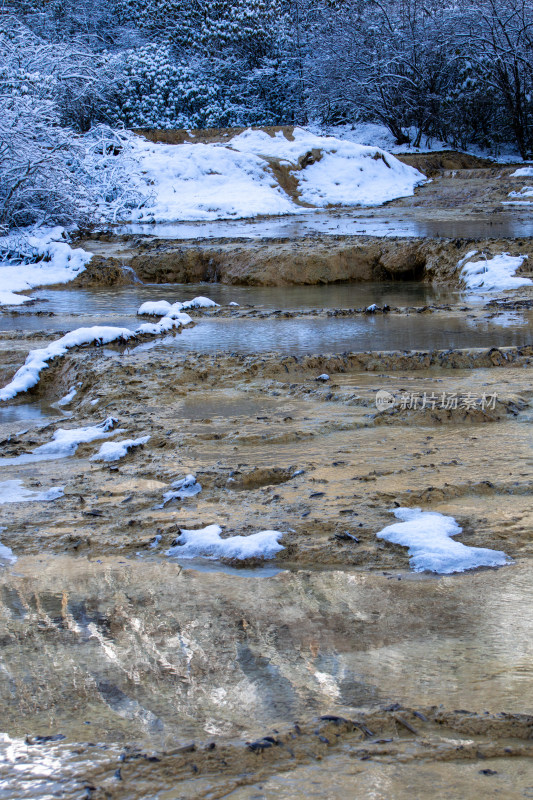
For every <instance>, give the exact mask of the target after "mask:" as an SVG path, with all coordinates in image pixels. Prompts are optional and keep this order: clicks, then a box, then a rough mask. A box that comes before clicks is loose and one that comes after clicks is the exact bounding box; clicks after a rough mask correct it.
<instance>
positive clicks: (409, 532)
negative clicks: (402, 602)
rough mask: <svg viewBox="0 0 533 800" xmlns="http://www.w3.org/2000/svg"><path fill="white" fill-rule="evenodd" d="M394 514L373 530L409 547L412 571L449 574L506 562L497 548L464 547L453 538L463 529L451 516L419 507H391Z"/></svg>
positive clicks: (381, 535)
mask: <svg viewBox="0 0 533 800" xmlns="http://www.w3.org/2000/svg"><path fill="white" fill-rule="evenodd" d="M393 513H394V516H395V517H396V518H397V519H399V520H401V522H396V523H394V524H393V525H388V526H387V527H386V528H383V530H382V531H379V533H377V534H376V535H377V537H378V539H385V541H387V542H392V543H393V544H401V545H403V546H404V547H408V548H409V555H410V556H411V558H410V559H409V563H410V565H411V567H412V568H413V569H414V571H415V572H424V571H428V572H437V573H439V574H442V575H449V574H451V573H452V572H464V571H465V570H468V569H476V568H477V567H501V566H504V565H505V564H509V563H510V559H509V558H508V556H507V555H506V554H505V553H503V552H502V551H500V550H489V549H487V548H484V547H468V546H467V545H465V544H461V542H456V541H454V539H452V538H451V537H452V536H457V534H459V533H461V531H462V530H463V529H462V528H461V527H460V525H459V524H458V523H457V522H456V520H455V519H454V518H453V517H446V516H444V515H443V514H439V513H438V512H436V511H422V510H421V509H420V508H395V509H393Z"/></svg>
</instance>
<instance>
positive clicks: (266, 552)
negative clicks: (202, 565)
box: [166, 525, 285, 560]
mask: <svg viewBox="0 0 533 800" xmlns="http://www.w3.org/2000/svg"><path fill="white" fill-rule="evenodd" d="M221 533H222V528H221V527H220V526H219V525H208V526H207V528H200V529H199V530H195V531H188V530H184V529H181V535H180V536H178V538H177V539H176V542H175V545H176V546H174V547H171V548H170V549H169V550H167V551H166V555H167V556H177V557H179V558H197V557H198V556H207V557H208V558H236V559H239V560H242V559H245V558H273V557H274V556H275V555H276V553H279V551H280V550H284V549H285V548H284V547H283V545H281V544H279V539H281V537H282V536H283V533H281V532H280V531H260V532H259V533H252V534H251V535H250V536H230V537H229V538H227V539H221V538H220V534H221Z"/></svg>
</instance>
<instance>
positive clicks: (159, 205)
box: [122, 128, 425, 222]
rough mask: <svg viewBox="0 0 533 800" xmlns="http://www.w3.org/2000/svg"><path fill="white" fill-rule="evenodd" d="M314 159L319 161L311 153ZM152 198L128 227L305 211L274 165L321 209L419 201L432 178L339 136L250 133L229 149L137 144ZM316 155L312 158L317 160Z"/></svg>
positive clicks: (139, 180) (144, 188) (143, 185)
mask: <svg viewBox="0 0 533 800" xmlns="http://www.w3.org/2000/svg"><path fill="white" fill-rule="evenodd" d="M311 151H313V153H311ZM132 152H133V153H134V157H135V159H136V161H137V163H138V166H139V176H140V175H142V177H139V176H132V182H133V183H136V186H135V188H136V190H138V191H140V192H141V193H143V194H144V195H145V196H146V198H147V199H146V202H145V203H144V205H143V207H142V208H141V209H136V210H134V211H132V212H128V213H129V214H130V216H129V217H127V218H126V215H123V218H122V221H124V222H126V221H137V222H175V221H178V220H199V221H200V220H215V219H231V218H243V217H255V216H258V215H273V214H276V215H279V214H295V213H299V212H301V205H298V204H297V203H295V202H294V201H293V199H292V198H291V197H290V196H289V195H288V194H287V193H286V192H285V191H284V190H283V189H282V188H281V186H280V185H279V183H278V181H277V179H276V177H275V175H274V173H273V171H272V169H271V166H270V163H269V160H270V159H276V160H277V161H278V162H279V161H281V162H282V163H284V166H287V167H288V168H289V169H292V171H293V174H294V176H295V177H296V179H297V180H298V183H299V191H300V196H301V200H303V201H304V202H306V203H309V204H310V205H311V206H314V207H316V208H323V207H324V206H327V205H329V204H334V205H359V206H369V205H380V204H381V203H384V202H386V201H388V200H393V199H395V198H397V197H405V196H408V195H412V194H413V193H414V189H415V187H416V186H418V185H419V184H420V183H423V182H424V181H425V178H424V176H423V175H422V174H421V173H420V172H418V171H417V170H416V169H414V167H410V166H408V165H406V164H403V163H402V162H400V161H398V159H397V158H395V157H394V156H392V155H390V154H389V153H387V152H385V151H384V150H381V149H380V148H377V147H368V146H365V145H361V144H356V143H354V142H351V141H346V140H342V139H338V138H335V137H333V136H318V135H316V134H314V133H311V132H310V131H308V130H304V129H303V128H295V129H294V133H293V140H292V141H289V140H288V139H287V138H286V137H285V136H284V134H283V133H282V132H281V131H279V132H278V133H276V135H275V136H269V135H268V134H267V133H265V132H264V131H258V130H255V131H252V130H251V129H248V130H246V131H244V132H243V133H241V134H239V135H238V136H234V137H233V139H231V140H230V141H229V142H227V143H221V142H214V143H210V144H200V143H198V144H189V143H185V144H179V145H171V144H162V143H157V144H154V143H152V142H148V141H146V140H144V139H142V138H141V137H136V138H135V140H134V141H133V143H132ZM309 154H311V155H309Z"/></svg>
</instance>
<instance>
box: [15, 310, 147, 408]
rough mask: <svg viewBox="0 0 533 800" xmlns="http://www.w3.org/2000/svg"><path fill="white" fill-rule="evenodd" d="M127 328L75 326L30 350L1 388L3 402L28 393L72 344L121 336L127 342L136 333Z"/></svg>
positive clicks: (104, 340) (98, 341)
mask: <svg viewBox="0 0 533 800" xmlns="http://www.w3.org/2000/svg"><path fill="white" fill-rule="evenodd" d="M133 335H134V334H133V331H130V330H129V329H128V328H115V327H112V326H109V325H95V326H94V327H92V328H76V330H74V331H70V333H67V334H65V336H62V337H61V338H60V339H56V340H55V341H54V342H51V343H50V344H49V345H48V347H43V348H41V349H39V350H30V352H29V353H28V357H27V358H26V363H25V364H24V366H22V367H21V368H20V369H19V370H18V371H17V372H16V373H15V376H14V378H13V380H12V381H11V382H10V383H8V384H7V386H4V388H3V389H0V402H2V401H5V400H12V399H13V398H14V397H15V396H16V395H17V394H19V393H20V392H27V391H28V389H31V388H32V387H33V386H36V385H37V384H38V383H39V378H40V375H41V371H42V370H43V369H46V368H47V367H48V362H49V361H51V360H52V359H54V358H57V357H58V356H64V355H65V354H66V353H67V351H68V350H70V348H72V347H78V346H79V345H84V344H94V343H97V344H109V342H113V341H116V340H117V339H122V340H123V341H127V340H128V339H130V338H131V337H132V336H133Z"/></svg>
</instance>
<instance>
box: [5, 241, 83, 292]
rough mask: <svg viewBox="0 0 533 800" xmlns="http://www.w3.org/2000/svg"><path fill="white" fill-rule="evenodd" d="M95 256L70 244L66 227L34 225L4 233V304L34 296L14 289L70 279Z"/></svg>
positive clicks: (23, 290)
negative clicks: (21, 293)
mask: <svg viewBox="0 0 533 800" xmlns="http://www.w3.org/2000/svg"><path fill="white" fill-rule="evenodd" d="M91 258H92V254H91V253H87V252H86V251H85V250H82V249H81V248H80V247H78V248H75V249H74V248H72V247H71V246H70V245H69V244H68V237H67V233H66V231H65V229H64V228H62V227H59V226H58V227H55V228H33V229H30V228H29V229H26V230H23V231H21V232H16V233H11V234H8V235H7V236H2V237H0V305H20V304H21V303H26V302H28V300H30V298H29V297H25V296H24V295H20V294H14V292H25V291H28V290H30V289H33V288H34V287H35V286H49V285H50V284H54V283H66V282H67V281H71V280H72V279H73V278H75V277H76V275H79V274H80V272H82V271H83V270H84V269H85V267H86V265H87V264H88V263H89V261H90V260H91Z"/></svg>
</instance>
